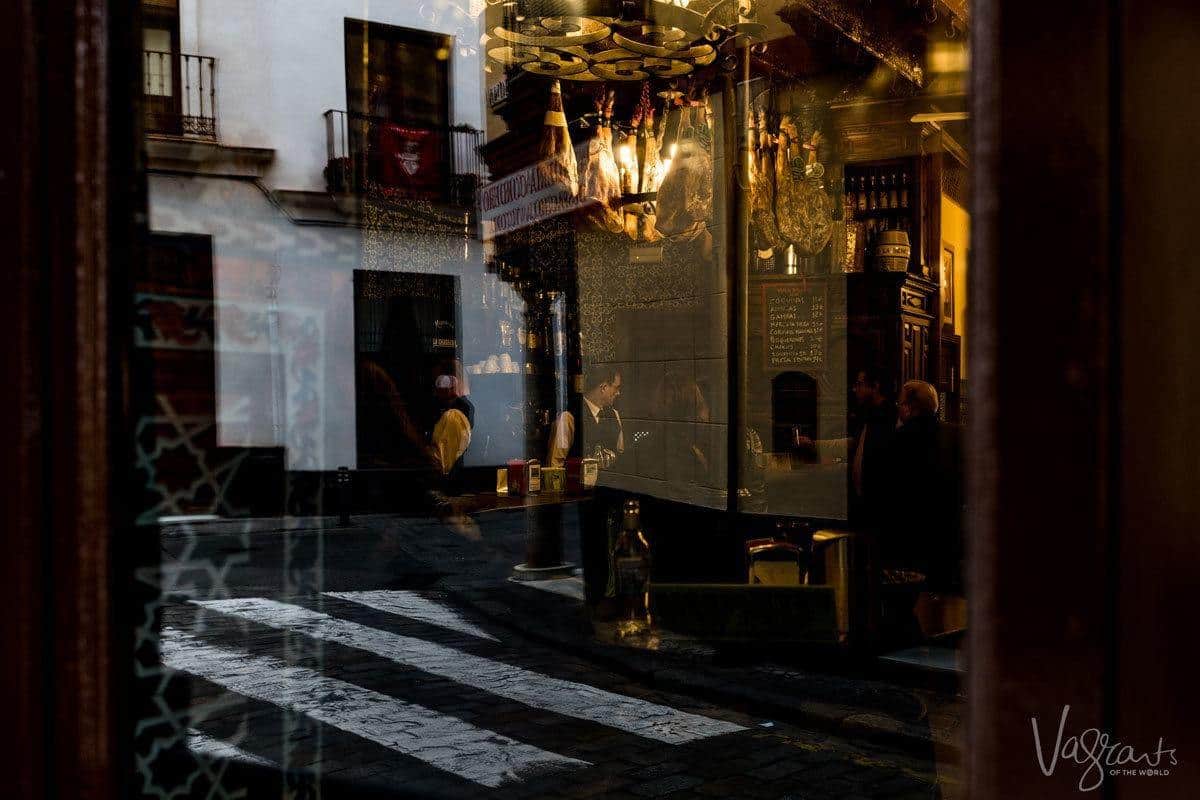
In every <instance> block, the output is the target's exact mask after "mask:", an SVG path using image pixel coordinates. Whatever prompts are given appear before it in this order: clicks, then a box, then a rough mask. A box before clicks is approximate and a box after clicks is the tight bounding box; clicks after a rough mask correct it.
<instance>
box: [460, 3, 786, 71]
mask: <svg viewBox="0 0 1200 800" xmlns="http://www.w3.org/2000/svg"><path fill="white" fill-rule="evenodd" d="M485 15H486V16H485V19H486V26H487V27H486V33H485V34H484V37H483V46H484V48H485V50H486V51H487V54H488V59H489V60H490V61H492V62H493V63H495V64H499V65H501V66H503V67H505V68H516V69H521V70H523V71H525V72H529V73H532V74H535V75H544V76H546V77H552V78H559V79H562V80H569V81H642V80H647V79H650V78H668V79H669V78H678V77H682V76H684V75H687V74H689V73H691V72H693V71H695V70H696V69H697V68H698V67H704V66H707V65H709V64H712V63H713V62H714V61H716V60H717V57H718V55H719V54H720V52H721V50H722V48H723V47H725V46H726V45H728V44H729V43H730V42H735V41H737V40H743V41H753V40H757V39H758V38H760V37H761V35H762V33H763V31H764V30H765V27H764V26H763V25H761V24H759V23H758V20H757V14H756V10H755V0H672V1H671V2H667V1H665V0H488V7H487V9H486V11H485Z"/></svg>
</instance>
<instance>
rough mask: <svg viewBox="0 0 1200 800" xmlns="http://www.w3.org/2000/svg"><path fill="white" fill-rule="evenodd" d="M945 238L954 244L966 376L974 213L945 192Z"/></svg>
mask: <svg viewBox="0 0 1200 800" xmlns="http://www.w3.org/2000/svg"><path fill="white" fill-rule="evenodd" d="M942 241H944V242H945V243H946V244H948V245H950V246H951V247H952V248H954V332H955V333H957V334H958V335H959V336H961V337H962V364H960V365H959V368H958V369H959V374H960V375H961V376H962V377H963V380H966V377H967V314H968V309H967V255H968V252H967V248H968V247H969V246H970V244H971V215H970V214H968V213H967V210H966V209H965V208H963V207H962V206H960V205H959V204H958V203H956V202H954V201H953V200H951V199H950V198H948V197H946V196H945V195H943V196H942Z"/></svg>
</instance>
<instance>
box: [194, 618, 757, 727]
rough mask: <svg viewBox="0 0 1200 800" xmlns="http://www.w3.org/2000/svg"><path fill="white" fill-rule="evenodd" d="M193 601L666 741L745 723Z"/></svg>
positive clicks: (345, 624) (444, 650) (347, 627)
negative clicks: (735, 722) (727, 720)
mask: <svg viewBox="0 0 1200 800" xmlns="http://www.w3.org/2000/svg"><path fill="white" fill-rule="evenodd" d="M192 602H194V603H196V604H197V605H200V606H203V607H204V608H207V609H211V610H213V611H219V612H221V613H222V614H230V615H233V616H237V617H240V618H242V619H246V620H250V621H251V622H257V623H259V624H261V625H267V626H270V627H272V628H280V629H284V630H294V631H298V632H300V633H304V634H306V635H308V636H311V637H313V638H315V639H321V640H323V641H327V642H335V643H337V644H341V645H345V646H347V647H353V648H356V649H358V650H365V651H367V652H369V653H374V654H375V655H378V656H382V657H383V658H387V659H390V660H392V661H395V662H397V663H399V664H405V665H407V666H411V667H416V668H417V669H419V670H422V671H424V672H429V673H431V674H434V675H438V676H441V677H443V678H448V679H450V680H452V681H456V682H458V683H462V684H466V685H467V686H473V687H475V688H477V689H482V690H483V691H485V692H489V693H490V694H494V695H499V696H500V697H505V698H507V699H509V700H515V701H517V702H518V703H524V704H525V705H527V706H532V707H533V708H538V709H542V710H544V711H552V712H554V713H556V714H562V715H564V716H568V717H575V718H576V719H583V720H588V721H590V722H597V723H599V724H601V725H607V726H609V727H611V728H617V729H619V730H623V731H627V732H629V733H633V734H636V735H638V736H644V737H646V738H649V739H657V740H658V741H660V742H667V743H668V744H683V743H686V742H691V741H694V740H696V739H704V738H707V737H709V736H720V735H722V734H726V733H734V732H736V731H740V730H745V729H744V728H743V727H742V726H740V725H735V724H734V723H732V722H725V721H724V720H719V719H713V718H711V717H704V716H700V715H699V714H691V713H688V712H686V711H679V710H677V709H674V708H671V707H669V706H663V705H659V704H657V703H651V702H648V701H645V700H639V699H637V698H634V697H627V696H625V695H620V694H616V693H614V692H609V691H606V690H604V689H598V688H596V687H594V686H588V685H587V684H584V683H576V682H574V681H568V680H562V679H560V678H552V677H550V676H548V675H543V674H541V673H539V672H533V671H531V670H527V669H524V668H522V667H517V666H514V665H512V664H506V663H504V662H502V661H494V660H492V659H490V658H483V657H481V656H476V655H472V654H470V653H465V652H463V651H461V650H455V649H453V648H450V647H445V646H443V645H440V644H436V643H434V642H428V641H425V640H424V639H417V638H414V637H412V636H403V635H400V634H396V633H391V632H389V631H383V630H379V629H377V628H370V627H367V626H366V625H360V624H358V623H357V622H350V621H349V620H343V619H337V618H336V617H331V616H329V615H328V614H322V613H321V612H319V611H312V610H310V609H307V608H302V607H300V606H295V605H290V604H288V603H280V602H278V601H275V600H267V599H265V598H261V597H259V598H254V597H250V598H235V599H229V600H193V601H192Z"/></svg>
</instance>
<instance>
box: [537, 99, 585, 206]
mask: <svg viewBox="0 0 1200 800" xmlns="http://www.w3.org/2000/svg"><path fill="white" fill-rule="evenodd" d="M538 156H539V157H540V158H541V162H540V163H539V165H538V171H539V173H540V174H541V176H542V178H543V179H544V180H545V181H546V182H547V183H551V184H559V185H561V186H562V188H563V189H564V190H565V191H566V192H567V193H568V194H570V195H571V196H572V197H574V196H575V195H576V194H578V193H579V166H578V164H577V163H576V161H575V149H574V148H573V147H571V134H570V132H569V131H568V130H567V115H566V114H565V113H563V99H562V87H561V86H560V85H559V82H558V81H554V82H553V83H552V84H550V102H549V104H548V105H547V107H546V116H545V120H544V122H543V127H542V141H541V144H540V145H539V147H538Z"/></svg>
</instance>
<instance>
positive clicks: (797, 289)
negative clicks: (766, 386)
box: [762, 281, 828, 369]
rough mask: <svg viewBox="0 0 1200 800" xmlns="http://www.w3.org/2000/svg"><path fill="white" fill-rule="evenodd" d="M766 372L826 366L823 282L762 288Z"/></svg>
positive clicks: (825, 322)
mask: <svg viewBox="0 0 1200 800" xmlns="http://www.w3.org/2000/svg"><path fill="white" fill-rule="evenodd" d="M762 294H763V316H764V319H765V321H766V331H765V336H764V337H763V343H764V346H765V348H766V365H767V368H768V369H788V368H792V367H808V368H817V369H820V368H822V367H824V365H825V349H826V330H827V319H826V317H827V314H828V305H827V303H826V287H825V284H824V283H823V282H821V283H817V282H811V281H806V282H805V283H786V284H783V283H770V284H766V285H764V286H763V287H762Z"/></svg>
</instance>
